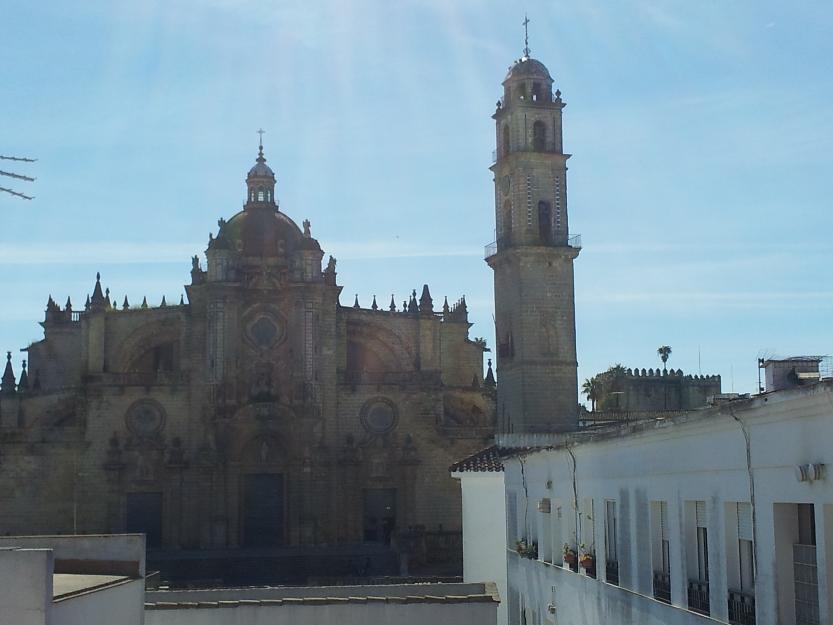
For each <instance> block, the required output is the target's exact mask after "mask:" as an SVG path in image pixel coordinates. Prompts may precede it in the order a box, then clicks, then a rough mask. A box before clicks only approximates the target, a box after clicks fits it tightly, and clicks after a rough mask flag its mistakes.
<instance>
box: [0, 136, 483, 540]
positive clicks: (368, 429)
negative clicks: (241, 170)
mask: <svg viewBox="0 0 833 625" xmlns="http://www.w3.org/2000/svg"><path fill="white" fill-rule="evenodd" d="M246 186H247V196H246V203H245V206H244V207H243V210H241V211H240V212H238V213H237V214H235V215H233V216H232V217H231V218H230V219H228V220H226V219H220V220H219V222H218V224H219V229H218V231H217V233H216V235H210V236H209V241H208V247H207V249H206V251H205V256H206V259H207V266H206V267H205V269H203V267H202V266H201V263H200V260H199V258H198V257H197V256H195V257H194V258H193V259H192V266H191V280H190V284H188V285H187V286H186V287H185V290H186V292H187V300H186V299H185V298H183V301H180V302H179V303H176V302H171V303H168V302H165V301H164V300H163V301H162V303H161V305H159V306H149V305H148V303H147V301H143V302H142V303H141V304H140V305H131V304H130V303H129V302H128V301H127V300H126V299H125V301H124V302H123V303H118V302H115V301H113V300H112V299H111V297H110V292H109V289H104V288H103V287H102V284H101V280H100V276H97V277H96V282H95V286H94V288H93V291H92V295H91V296H89V297H88V301H87V302H86V304H85V305H84V307H83V309H81V310H74V309H73V306H72V303H71V302H70V301H69V300H67V302H66V304H65V306H63V307H61V306H59V305H58V304H57V303H56V302H55V301H54V300H53V299H52V297H51V296H50V298H49V301H48V304H47V307H46V312H45V318H44V321H43V322H42V324H41V325H42V326H43V329H44V337H43V339H42V340H40V341H38V342H36V343H33V344H32V345H30V346H29V347H28V348H27V350H26V351H27V352H28V358H27V360H28V367H26V363H24V368H23V370H22V371H18V372H15V370H14V368H13V367H12V363H11V354H9V356H8V362H7V363H6V369H5V374H4V376H3V386H2V393H0V502H1V503H0V505H1V506H2V509H3V514H2V515H0V532H3V533H6V532H11V533H13V534H25V533H59V532H60V533H66V532H78V533H89V532H124V531H127V532H134V531H141V532H145V533H146V534H147V537H148V545H149V546H150V547H151V548H159V549H162V550H204V549H218V548H219V549H228V548H232V549H233V548H238V547H270V546H302V545H333V544H362V543H364V544H368V543H370V544H373V543H375V544H382V545H389V544H390V543H391V541H392V540H395V539H396V537H397V535H398V534H402V533H403V532H407V531H408V530H410V531H412V532H413V531H415V530H424V531H427V532H431V531H434V532H437V531H442V532H450V533H458V534H459V530H460V514H461V513H460V492H459V487H458V485H457V484H456V482H455V481H454V480H452V479H451V478H450V477H449V475H448V466H449V464H450V463H451V462H452V461H454V460H455V459H456V458H459V457H460V456H462V455H466V454H467V453H470V452H472V451H474V450H475V449H477V448H479V447H481V446H482V445H483V444H484V442H485V441H488V440H489V439H490V438H491V437H492V435H493V432H494V418H495V409H494V395H495V390H494V387H495V384H494V377H493V375H492V373H491V370H489V372H488V373H487V375H486V377H485V379H484V376H483V352H484V350H485V345H484V344H482V342H476V341H473V340H471V339H470V338H469V327H470V324H469V322H468V312H467V309H466V302H465V299H460V300H458V301H456V302H454V303H453V304H451V305H449V303H448V301H447V300H446V301H444V302H442V303H435V302H434V300H433V298H432V296H431V293H430V291H429V288H428V286H427V285H426V286H424V287H423V288H422V290H421V293H420V294H417V292H416V290H414V292H413V294H412V295H411V297H410V301H409V302H405V303H404V304H400V305H399V306H397V304H396V302H394V301H391V302H390V304H389V305H388V304H387V302H385V305H384V306H383V307H380V306H378V305H377V303H376V301H375V300H374V302H373V305H372V306H371V308H360V307H359V305H358V302H356V304H355V305H353V306H342V305H341V304H340V303H339V294H340V292H341V286H339V284H338V280H337V272H336V260H335V259H334V258H333V257H332V256H330V257H329V259H328V260H327V261H326V262H323V260H324V253H323V251H322V249H321V247H320V245H319V243H318V241H316V239H315V238H313V236H312V234H311V231H310V223H309V222H308V221H304V222H303V223H302V227H298V225H297V224H296V222H295V221H293V220H292V219H291V218H290V217H289V216H288V215H287V214H286V213H284V212H283V210H282V208H281V207H279V206H278V204H277V202H276V199H275V175H274V173H273V171H272V169H271V168H270V167H269V165H267V163H266V158H265V156H264V153H263V146H262V145H261V146H260V151H259V153H258V155H257V159H256V162H255V164H254V166H253V167H252V168H251V169H250V170H249V173H248V175H247V177H246ZM400 543H401V541H400Z"/></svg>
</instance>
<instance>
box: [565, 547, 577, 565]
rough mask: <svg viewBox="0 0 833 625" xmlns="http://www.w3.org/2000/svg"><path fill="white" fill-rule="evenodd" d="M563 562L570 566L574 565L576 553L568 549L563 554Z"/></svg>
mask: <svg viewBox="0 0 833 625" xmlns="http://www.w3.org/2000/svg"><path fill="white" fill-rule="evenodd" d="M564 562H566V563H567V564H569V565H570V566H573V565H575V563H576V554H574V553H573V552H572V551H568V552H567V553H565V554H564Z"/></svg>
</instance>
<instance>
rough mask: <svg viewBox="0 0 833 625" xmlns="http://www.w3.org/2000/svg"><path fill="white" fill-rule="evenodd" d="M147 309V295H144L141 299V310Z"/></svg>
mask: <svg viewBox="0 0 833 625" xmlns="http://www.w3.org/2000/svg"><path fill="white" fill-rule="evenodd" d="M147 307H148V298H147V295H146V296H145V297H143V298H142V308H147Z"/></svg>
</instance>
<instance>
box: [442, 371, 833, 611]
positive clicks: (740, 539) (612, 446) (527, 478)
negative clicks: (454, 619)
mask: <svg viewBox="0 0 833 625" xmlns="http://www.w3.org/2000/svg"><path fill="white" fill-rule="evenodd" d="M831 440H833V381H824V382H820V383H817V384H813V385H810V386H803V387H796V388H792V389H786V390H781V391H776V392H770V393H765V394H762V395H758V396H755V397H752V398H739V399H735V400H733V401H727V402H725V403H721V404H719V405H717V406H714V407H712V408H709V409H706V410H702V411H697V412H692V413H688V414H687V415H682V416H678V417H674V418H672V419H657V420H648V421H641V422H637V423H632V424H629V425H620V426H610V427H607V428H604V429H600V430H591V431H583V432H577V433H574V434H570V435H562V436H558V437H551V438H550V441H549V444H548V445H545V443H546V441H545V439H544V437H541V436H530V435H527V436H524V435H514V436H513V435H504V436H503V437H501V439H500V440H499V443H502V444H503V445H504V447H505V448H508V449H504V451H503V452H502V453H503V454H504V455H503V457H502V465H503V469H504V471H503V473H500V472H491V475H492V476H500V475H502V476H503V477H504V479H505V497H506V504H505V509H506V515H507V531H506V536H505V541H504V543H503V544H501V545H499V546H497V545H496V543H495V539H494V536H493V535H492V534H490V533H489V532H474V533H473V534H471V535H467V536H464V549H465V550H466V552H474V553H476V554H477V556H476V557H473V556H470V554H469V553H464V563H465V565H466V566H467V567H468V566H469V565H473V566H477V563H478V562H489V564H488V567H489V569H490V570H489V573H490V574H493V573H491V571H493V570H495V568H496V566H497V565H496V564H495V562H496V560H497V559H498V558H500V557H501V556H503V557H504V558H505V560H506V566H507V575H508V599H509V601H508V622H509V623H510V624H512V625H514V624H521V623H525V624H527V625H534V624H540V625H545V624H547V623H558V624H565V623H569V624H573V623H582V624H588V625H592V624H596V623H617V624H622V625H626V624H629V623H634V624H640V625H643V624H644V625H651V624H656V625H660V624H663V625H666V624H675V625H676V624H680V625H682V624H689V623H690V624H693V623H708V622H723V623H725V622H729V623H741V624H744V625H745V624H747V623H757V624H758V625H775V624H776V623H777V624H780V625H804V624H808V623H830V622H833V621H831V618H833V617H831V611H833V485H832V484H831V482H830V478H829V477H828V476H827V471H826V468H825V467H826V466H827V465H830V464H831V463H833V447H832V446H831V444H830V441H831ZM523 447H525V449H524V448H523ZM490 453H494V450H491V451H490ZM465 462H467V463H468V466H467V467H465V466H463V467H461V466H458V465H455V467H456V471H455V475H456V476H457V477H458V478H460V479H461V482H462V487H463V504H464V505H463V507H464V511H463V515H464V527H465V530H468V529H469V524H468V523H466V519H467V518H469V517H470V516H471V515H481V516H483V515H484V511H483V510H482V509H481V507H479V504H478V502H477V501H476V499H475V498H474V497H470V496H469V495H471V494H475V493H479V492H480V488H481V484H482V479H483V476H482V475H480V474H481V473H484V472H483V471H482V470H478V465H477V462H476V458H470V459H467V461H465ZM458 464H459V463H458ZM500 482H501V480H500V478H499V477H493V482H492V483H493V484H494V485H495V486H496V487H498V488H499V487H500ZM473 502H474V503H473ZM518 540H525V541H526V542H527V547H526V549H524V547H523V546H521V547H520V548H519V547H518V545H517V541H518ZM565 544H566V545H567V546H568V547H569V548H570V549H571V550H573V552H575V553H576V554H577V555H580V553H581V552H582V551H584V552H586V553H588V554H590V555H592V556H593V557H594V561H593V566H592V567H591V568H589V569H586V568H584V567H583V566H581V565H580V564H578V563H574V564H573V565H572V566H571V565H570V564H568V563H567V562H566V561H565V556H564V545H565ZM533 545H534V547H533ZM581 545H584V549H582V548H581ZM536 547H537V549H536ZM519 551H520V552H523V551H526V554H525V555H524V554H523V553H519ZM536 551H537V553H536ZM487 552H489V554H488V555H486V554H487ZM588 564H590V562H588ZM464 575H465V578H466V579H472V578H474V577H478V571H475V570H470V569H468V568H466V570H465V571H464ZM495 575H496V578H495V579H499V577H500V575H499V573H498V574H495ZM706 615H708V616H706Z"/></svg>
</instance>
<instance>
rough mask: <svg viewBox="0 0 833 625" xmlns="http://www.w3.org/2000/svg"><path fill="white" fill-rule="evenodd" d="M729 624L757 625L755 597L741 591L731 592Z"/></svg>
mask: <svg viewBox="0 0 833 625" xmlns="http://www.w3.org/2000/svg"><path fill="white" fill-rule="evenodd" d="M729 623H731V625H755V595H753V594H752V593H748V592H742V591H740V590H730V591H729Z"/></svg>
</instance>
